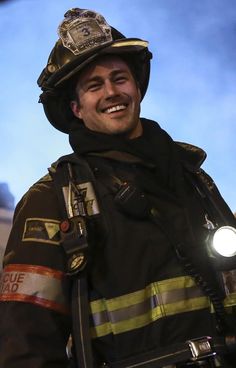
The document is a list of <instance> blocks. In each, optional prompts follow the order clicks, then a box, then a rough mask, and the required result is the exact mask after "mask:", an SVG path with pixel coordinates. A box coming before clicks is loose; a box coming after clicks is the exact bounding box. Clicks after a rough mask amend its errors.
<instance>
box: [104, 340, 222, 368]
mask: <svg viewBox="0 0 236 368" xmlns="http://www.w3.org/2000/svg"><path fill="white" fill-rule="evenodd" d="M209 339H210V338H208V337H203V338H201V339H195V340H190V341H189V342H185V343H180V344H174V345H171V346H168V347H164V348H158V349H156V350H152V351H150V352H147V353H143V354H139V355H136V356H134V357H131V358H127V359H124V360H122V361H119V362H115V363H111V364H108V367H109V368H161V367H164V366H169V365H171V364H178V363H185V362H191V361H192V362H194V361H198V360H204V359H205V360H207V359H212V358H213V357H214V356H215V355H216V354H219V353H225V352H226V345H225V340H224V339H223V338H216V339H210V340H209ZM204 340H205V341H206V342H207V341H211V343H210V345H209V348H208V349H207V350H208V351H205V352H203V354H202V355H201V354H200V356H199V357H195V356H194V353H193V352H192V351H191V343H194V342H196V341H202V342H203V343H204ZM203 346H204V345H203ZM198 358H199V359H198Z"/></svg>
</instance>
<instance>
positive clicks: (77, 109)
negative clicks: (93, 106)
mask: <svg viewBox="0 0 236 368" xmlns="http://www.w3.org/2000/svg"><path fill="white" fill-rule="evenodd" d="M70 108H71V110H72V111H73V114H74V115H75V117H77V118H79V119H82V116H81V112H80V106H79V104H78V102H77V101H75V100H73V101H71V102H70Z"/></svg>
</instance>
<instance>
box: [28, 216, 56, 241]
mask: <svg viewBox="0 0 236 368" xmlns="http://www.w3.org/2000/svg"><path fill="white" fill-rule="evenodd" d="M59 225H60V222H59V221H56V220H52V219H44V218H28V219H27V220H26V222H25V227H24V233H23V237H22V241H34V242H40V243H47V244H54V245H59V243H60V226H59Z"/></svg>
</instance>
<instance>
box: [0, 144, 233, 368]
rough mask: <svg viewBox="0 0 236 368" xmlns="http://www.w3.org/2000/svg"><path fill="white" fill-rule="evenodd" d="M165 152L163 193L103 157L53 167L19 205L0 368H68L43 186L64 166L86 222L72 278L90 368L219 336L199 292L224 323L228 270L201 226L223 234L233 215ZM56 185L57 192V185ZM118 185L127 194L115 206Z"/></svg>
mask: <svg viewBox="0 0 236 368" xmlns="http://www.w3.org/2000/svg"><path fill="white" fill-rule="evenodd" d="M171 144H172V145H173V146H174V149H175V152H177V156H176V157H175V158H174V160H175V164H174V165H173V172H174V175H173V177H174V179H173V178H172V184H171V185H169V184H168V185H167V184H166V182H165V181H164V180H163V179H162V178H163V176H164V175H163V174H162V172H161V170H162V168H161V167H157V166H156V165H155V163H153V162H151V163H150V162H148V160H144V159H143V158H140V157H137V156H136V155H133V154H131V153H127V152H120V151H119V152H118V151H116V150H114V151H111V150H106V151H104V152H101V151H100V152H99V153H96V152H95V153H90V154H84V155H83V157H82V159H78V157H77V155H76V154H75V153H73V154H72V155H69V156H66V157H63V158H62V159H59V161H57V162H56V163H55V164H54V165H53V166H52V167H51V169H50V170H49V174H47V175H46V176H45V177H44V178H42V179H41V180H39V181H38V182H37V183H36V184H34V185H33V186H32V187H31V188H30V189H29V191H28V192H27V193H26V195H25V196H24V197H23V198H22V200H21V201H20V202H19V204H18V205H17V207H16V211H15V216H14V222H13V228H12V232H11V234H10V237H9V241H8V245H7V249H6V253H5V258H4V269H3V273H2V277H1V294H0V300H1V303H0V315H1V326H0V366H1V368H15V367H17V368H32V367H34V368H47V367H48V368H49V367H50V368H53V367H55V368H65V367H67V366H68V355H67V349H66V347H67V344H68V340H69V337H70V334H71V328H72V326H71V325H72V320H71V312H70V302H71V298H70V295H71V280H70V277H69V276H68V275H67V268H66V267H67V265H66V257H65V252H64V249H63V247H62V246H61V234H62V230H63V228H62V226H61V223H62V222H63V221H64V220H65V218H64V216H63V215H62V213H61V210H60V206H59V203H58V197H57V193H56V190H55V182H54V180H53V177H54V175H53V173H55V172H56V171H57V169H58V167H59V166H60V165H61V164H62V163H66V162H71V164H72V166H73V167H74V168H75V171H76V172H79V173H80V178H79V179H78V178H77V179H76V180H77V182H76V185H77V186H80V187H81V188H82V189H83V193H84V198H85V203H86V206H87V212H88V214H87V217H86V223H87V231H88V243H89V255H88V263H87V266H86V268H85V270H84V271H83V272H86V277H87V280H88V309H89V314H90V330H89V335H90V337H91V343H92V349H93V356H94V365H95V366H101V364H103V363H112V362H116V361H120V360H123V359H128V358H130V357H133V356H137V357H138V356H139V355H140V354H143V353H148V352H149V351H153V350H155V349H156V350H157V351H158V349H160V348H163V347H169V346H173V345H174V344H176V343H182V342H183V343H184V342H185V341H186V340H189V339H193V338H198V337H201V336H212V337H214V336H215V337H217V336H220V335H221V334H222V332H221V331H220V332H219V325H218V322H217V318H216V313H215V308H214V305H213V304H212V300H211V296H212V294H211V295H208V294H210V292H209V290H210V291H212V290H213V294H214V293H215V294H214V295H217V298H218V299H217V300H219V301H220V302H221V303H223V304H224V307H225V310H226V312H227V316H228V317H227V318H229V319H230V323H231V324H232V322H233V323H235V317H234V308H235V305H236V287H235V273H234V271H233V267H230V269H227V271H225V270H224V271H223V272H222V271H221V270H220V271H219V272H218V271H217V270H216V269H215V268H214V265H213V264H212V261H211V260H210V259H209V257H208V254H207V250H206V249H207V247H206V242H207V238H208V233H209V231H208V229H207V226H206V225H207V220H210V221H212V222H213V223H215V224H217V225H218V226H219V225H224V224H225V223H227V224H228V225H235V219H234V216H233V215H232V213H231V211H230V209H229V208H228V206H227V205H226V204H225V202H224V200H223V199H222V197H221V196H220V194H219V192H218V190H217V188H216V186H215V184H214V182H213V181H212V180H211V178H210V177H209V176H208V175H206V174H205V173H204V172H203V171H202V170H201V168H200V165H201V163H202V162H203V160H204V158H205V153H204V152H203V151H202V150H200V149H198V148H196V147H193V146H190V145H187V144H179V143H175V142H172V143H171ZM83 162H86V165H85V164H83ZM87 163H88V165H89V170H90V172H89V174H88V172H87ZM62 166H63V165H62ZM63 180H65V181H64V182H62V187H63V188H64V189H63V190H64V193H67V194H68V191H69V184H68V178H67V177H66V175H65V176H64V179H63ZM168 183H170V180H169V179H168ZM127 187H128V188H129V189H130V188H131V191H130V193H131V192H132V195H130V196H128V197H125V200H123V199H124V193H125V191H122V190H123V189H124V188H127ZM65 197H66V196H65ZM209 198H210V199H209ZM212 201H213V202H214V205H215V207H214V206H213V205H212V204H211V203H212ZM65 206H66V204H65ZM213 207H214V208H213ZM215 208H217V209H218V210H215ZM219 275H220V276H219ZM219 278H220V280H221V282H220V283H219ZM202 279H204V282H205V284H203V283H201V282H200V281H201V280H202ZM204 285H205V288H204ZM206 285H207V286H208V288H206ZM215 307H216V308H217V305H216V306H215ZM227 364H228V367H231V365H230V363H229V362H228V363H227Z"/></svg>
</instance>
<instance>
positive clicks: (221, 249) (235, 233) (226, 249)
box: [212, 226, 236, 257]
mask: <svg viewBox="0 0 236 368" xmlns="http://www.w3.org/2000/svg"><path fill="white" fill-rule="evenodd" d="M212 246H213V248H214V249H215V251H216V252H217V253H219V254H220V255H221V256H224V257H233V256H235V255H236V229H235V228H233V227H231V226H222V227H220V228H219V229H218V230H216V232H215V233H214V235H213V239H212Z"/></svg>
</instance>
